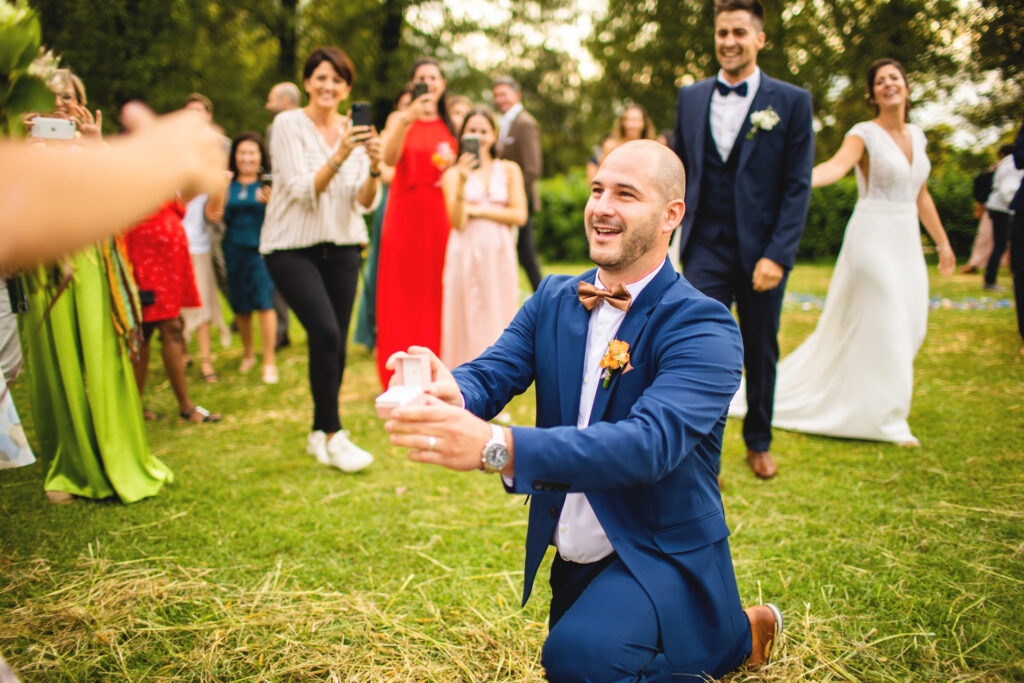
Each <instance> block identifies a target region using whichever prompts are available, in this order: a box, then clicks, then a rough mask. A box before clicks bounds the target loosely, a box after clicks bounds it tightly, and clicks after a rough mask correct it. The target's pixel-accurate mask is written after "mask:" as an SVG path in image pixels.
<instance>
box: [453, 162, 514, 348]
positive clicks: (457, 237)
mask: <svg viewBox="0 0 1024 683" xmlns="http://www.w3.org/2000/svg"><path fill="white" fill-rule="evenodd" d="M466 202H467V203H469V204H477V205H479V204H491V205H495V206H508V177H507V175H506V173H505V165H504V163H502V162H499V161H496V162H495V163H494V166H493V169H492V171H491V186H490V187H487V188H485V187H484V184H483V181H482V180H481V179H480V177H479V176H478V175H477V174H476V173H473V174H471V175H470V176H469V179H468V180H467V181H466ZM517 231H518V228H516V227H514V226H508V225H504V224H502V223H496V222H495V221H492V220H488V219H486V218H470V219H469V220H468V221H466V225H465V226H464V227H463V228H462V229H461V230H458V229H455V228H452V231H451V233H450V235H449V236H448V252H447V255H446V256H445V266H444V305H443V306H442V309H441V310H442V311H443V316H442V324H441V360H443V361H444V363H445V365H447V366H448V367H449V368H454V367H455V366H457V365H460V364H462V363H465V362H466V361H470V360H473V359H474V358H476V357H477V356H479V355H480V353H481V352H482V351H483V350H484V349H486V348H487V347H488V346H490V345H491V344H493V343H494V342H495V340H497V338H498V336H499V335H500V334H501V333H502V331H503V330H504V329H505V327H507V326H508V324H509V323H510V322H512V318H513V317H515V314H516V311H517V310H518V309H519V263H518V261H517V259H516V234H517Z"/></svg>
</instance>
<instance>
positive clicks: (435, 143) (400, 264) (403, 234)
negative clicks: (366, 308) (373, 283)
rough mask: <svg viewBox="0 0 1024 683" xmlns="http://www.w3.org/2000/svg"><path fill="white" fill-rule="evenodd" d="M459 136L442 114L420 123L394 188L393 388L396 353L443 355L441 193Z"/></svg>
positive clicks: (386, 248) (387, 251)
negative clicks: (415, 349) (419, 349)
mask: <svg viewBox="0 0 1024 683" xmlns="http://www.w3.org/2000/svg"><path fill="white" fill-rule="evenodd" d="M456 149H457V147H456V144H455V138H454V137H452V134H451V133H450V132H448V128H447V127H446V126H445V125H444V123H443V122H442V121H441V120H440V119H435V120H433V121H420V120H416V121H413V122H412V123H411V124H409V129H408V130H407V131H406V134H405V143H404V146H403V147H402V155H401V157H399V159H398V166H397V167H396V168H395V178H394V180H393V181H392V182H391V189H390V190H389V191H388V205H387V208H386V209H385V211H384V224H383V227H382V229H381V237H380V263H379V265H378V266H377V372H378V374H379V376H380V381H381V385H382V386H384V387H386V386H387V385H388V381H389V380H390V379H391V372H390V371H388V370H385V369H384V364H385V363H386V362H387V360H388V358H389V357H390V356H391V354H392V353H394V352H396V351H404V350H405V349H406V348H408V347H409V346H411V345H417V346H426V347H427V348H429V349H431V350H433V351H434V353H436V354H438V355H440V347H441V300H442V296H443V291H442V284H443V273H444V255H445V251H446V249H447V247H448V233H449V232H450V231H451V224H450V223H449V222H448V213H447V211H446V210H445V206H444V195H443V194H442V193H441V184H440V183H441V173H442V171H443V170H444V166H443V160H451V158H453V157H454V154H455V151H456Z"/></svg>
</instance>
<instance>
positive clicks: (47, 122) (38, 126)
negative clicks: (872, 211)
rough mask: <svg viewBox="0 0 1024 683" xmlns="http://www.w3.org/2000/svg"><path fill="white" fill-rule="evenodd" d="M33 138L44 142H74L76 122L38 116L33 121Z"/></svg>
mask: <svg viewBox="0 0 1024 683" xmlns="http://www.w3.org/2000/svg"><path fill="white" fill-rule="evenodd" d="M31 137H34V138H41V139H43V140H74V139H75V122H74V121H72V120H71V119H57V118H49V117H46V116H37V117H36V118H34V119H32V133H31Z"/></svg>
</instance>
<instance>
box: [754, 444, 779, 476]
mask: <svg viewBox="0 0 1024 683" xmlns="http://www.w3.org/2000/svg"><path fill="white" fill-rule="evenodd" d="M747 464H748V465H750V469H752V470H754V474H756V475H757V476H759V477H761V478H762V479H771V478H772V477H774V476H775V475H776V474H778V471H779V468H778V467H776V465H775V461H774V460H772V454H771V453H769V452H768V451H752V450H750V449H749V448H748V449H747Z"/></svg>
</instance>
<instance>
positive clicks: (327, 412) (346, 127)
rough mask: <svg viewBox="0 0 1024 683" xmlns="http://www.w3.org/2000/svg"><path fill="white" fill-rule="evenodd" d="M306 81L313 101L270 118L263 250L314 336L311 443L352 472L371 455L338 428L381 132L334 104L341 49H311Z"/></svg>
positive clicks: (341, 88)
mask: <svg viewBox="0 0 1024 683" xmlns="http://www.w3.org/2000/svg"><path fill="white" fill-rule="evenodd" d="M303 79H304V80H303V84H304V86H305V89H306V93H307V94H308V95H309V104H307V105H306V106H305V107H301V108H299V109H292V110H290V111H284V112H281V113H280V114H278V115H277V116H276V117H275V118H274V136H273V138H272V140H271V149H270V157H271V159H273V162H274V185H273V193H272V194H271V197H270V202H269V203H268V204H267V216H266V221H265V222H264V224H263V230H262V232H261V234H260V252H261V253H263V254H264V256H265V258H266V263H267V268H268V270H269V271H270V275H271V277H272V278H273V279H274V284H275V285H276V286H277V289H278V291H279V292H281V294H282V296H284V298H285V300H286V301H287V302H288V305H289V306H291V308H292V310H294V311H295V315H296V316H297V317H298V318H299V322H300V323H302V326H303V327H304V328H305V329H306V335H307V338H308V341H309V382H310V386H311V389H312V394H313V428H312V430H311V431H310V433H309V436H308V438H307V441H306V450H307V452H308V453H310V454H311V455H313V456H315V457H316V459H317V460H319V461H320V462H321V463H323V464H325V465H334V466H335V467H338V468H339V469H341V470H343V471H345V472H355V471H358V470H361V469H363V468H364V467H366V466H368V465H369V464H370V463H371V462H373V456H372V455H370V454H369V453H367V452H366V451H364V450H363V449H361V448H359V447H358V446H356V445H355V444H353V443H352V442H351V441H350V440H349V438H348V432H346V431H345V430H344V429H342V425H341V416H340V414H339V408H338V392H339V391H340V390H341V382H342V377H343V374H344V371H345V352H346V342H347V340H348V326H349V320H350V318H351V317H352V305H353V302H354V301H355V296H356V288H357V285H358V282H359V268H360V264H361V255H360V252H361V249H362V246H361V245H363V244H365V243H366V241H367V235H366V223H365V222H364V221H363V218H362V214H364V213H368V212H371V211H373V209H374V208H375V207H376V206H377V203H378V202H379V200H380V192H379V185H380V183H379V177H380V140H379V138H378V137H377V136H376V133H375V132H374V130H373V128H372V127H371V126H354V125H352V124H351V122H350V121H349V119H348V118H347V117H346V116H343V115H342V114H341V113H339V111H338V109H339V107H340V106H341V103H342V102H344V101H345V100H346V99H347V98H348V95H349V92H350V91H351V90H352V83H353V81H354V80H355V67H354V66H353V65H352V60H350V59H349V58H348V56H347V55H346V54H345V53H344V52H342V51H341V50H340V49H339V48H336V47H321V48H317V49H315V50H313V52H312V53H311V54H310V55H309V57H308V58H307V59H306V63H305V66H304V67H303Z"/></svg>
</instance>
